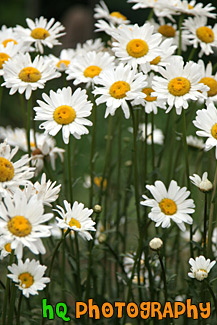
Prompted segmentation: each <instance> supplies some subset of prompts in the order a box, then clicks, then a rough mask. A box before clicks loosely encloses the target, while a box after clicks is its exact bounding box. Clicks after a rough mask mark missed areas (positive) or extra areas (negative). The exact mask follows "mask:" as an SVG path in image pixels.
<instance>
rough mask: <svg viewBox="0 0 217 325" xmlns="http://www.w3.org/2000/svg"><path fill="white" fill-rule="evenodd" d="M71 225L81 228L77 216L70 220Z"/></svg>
mask: <svg viewBox="0 0 217 325" xmlns="http://www.w3.org/2000/svg"><path fill="white" fill-rule="evenodd" d="M69 226H70V227H73V226H75V227H77V228H81V224H80V222H79V221H78V220H76V219H75V218H71V220H70V221H69Z"/></svg>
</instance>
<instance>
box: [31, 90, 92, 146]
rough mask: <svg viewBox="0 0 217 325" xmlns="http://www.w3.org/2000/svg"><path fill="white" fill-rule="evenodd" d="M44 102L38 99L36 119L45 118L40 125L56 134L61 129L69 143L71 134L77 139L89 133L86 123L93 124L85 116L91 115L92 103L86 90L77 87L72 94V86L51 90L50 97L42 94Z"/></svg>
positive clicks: (53, 134)
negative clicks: (55, 90)
mask: <svg viewBox="0 0 217 325" xmlns="http://www.w3.org/2000/svg"><path fill="white" fill-rule="evenodd" d="M42 97H43V99H44V102H43V101H41V100H37V103H38V104H39V106H38V107H34V110H35V111H36V117H35V120H37V121H42V120H45V122H43V123H42V124H41V125H40V126H39V127H40V128H41V129H44V130H45V134H47V133H49V134H50V135H52V136H55V135H56V134H57V133H58V132H59V131H60V130H61V129H62V135H63V141H64V142H65V143H69V137H70V134H72V135H73V136H74V137H75V138H76V139H80V138H81V135H83V134H88V133H89V131H88V129H87V128H86V127H85V125H88V126H90V125H92V122H91V121H89V120H87V119H86V118H85V117H87V116H90V114H91V109H92V103H91V102H90V101H88V100H87V99H88V97H87V93H86V90H84V89H83V90H81V88H77V89H76V90H75V92H74V93H73V94H72V89H71V88H70V87H67V88H63V89H58V90H57V92H54V91H53V90H51V91H50V97H49V96H48V95H46V94H45V93H43V94H42Z"/></svg>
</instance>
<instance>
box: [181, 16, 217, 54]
mask: <svg viewBox="0 0 217 325" xmlns="http://www.w3.org/2000/svg"><path fill="white" fill-rule="evenodd" d="M183 29H184V30H186V31H188V33H187V34H184V35H183V38H184V39H185V41H188V43H189V44H191V45H193V47H194V48H198V45H200V47H201V50H200V53H199V57H201V56H202V55H203V54H205V55H209V54H212V53H213V47H214V48H216V47H217V24H215V25H214V27H212V26H207V18H206V17H201V16H200V17H194V18H191V17H190V18H188V19H186V20H185V21H184V23H183Z"/></svg>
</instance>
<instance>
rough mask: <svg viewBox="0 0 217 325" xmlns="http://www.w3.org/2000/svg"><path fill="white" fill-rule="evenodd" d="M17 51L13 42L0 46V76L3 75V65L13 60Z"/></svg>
mask: <svg viewBox="0 0 217 325" xmlns="http://www.w3.org/2000/svg"><path fill="white" fill-rule="evenodd" d="M18 51H19V47H17V46H15V45H14V43H13V42H9V43H7V45H6V46H4V45H3V44H0V76H2V75H3V74H4V70H3V65H4V64H5V62H6V61H8V60H10V59H11V58H13V57H14V56H15V55H16V54H17V53H18Z"/></svg>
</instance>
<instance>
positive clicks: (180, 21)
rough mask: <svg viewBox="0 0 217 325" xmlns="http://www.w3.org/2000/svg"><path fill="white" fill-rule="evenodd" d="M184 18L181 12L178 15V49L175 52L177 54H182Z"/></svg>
mask: <svg viewBox="0 0 217 325" xmlns="http://www.w3.org/2000/svg"><path fill="white" fill-rule="evenodd" d="M183 20H184V15H183V14H181V15H180V16H179V46H178V50H177V54H178V55H182V23H183Z"/></svg>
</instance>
